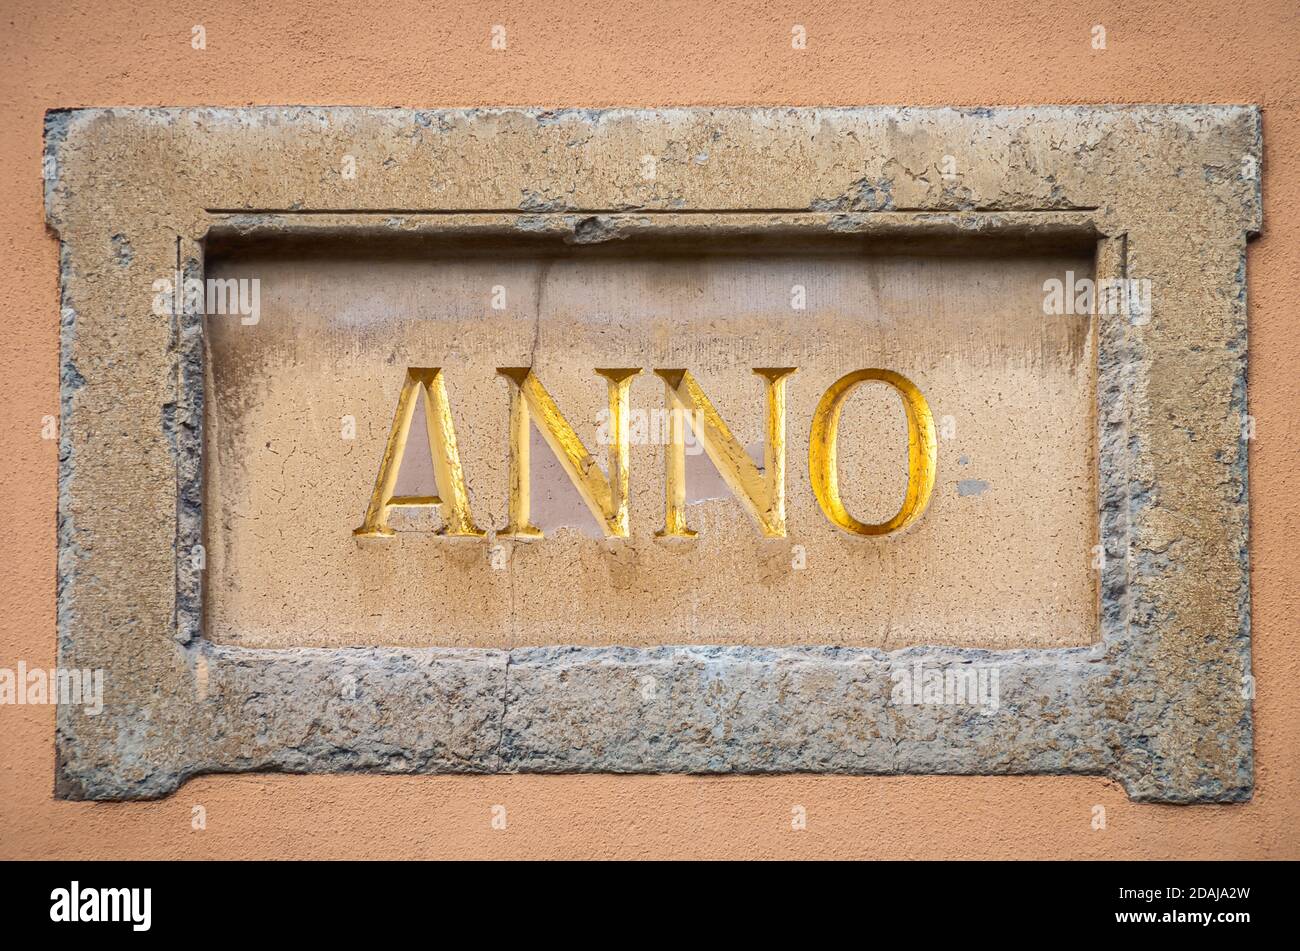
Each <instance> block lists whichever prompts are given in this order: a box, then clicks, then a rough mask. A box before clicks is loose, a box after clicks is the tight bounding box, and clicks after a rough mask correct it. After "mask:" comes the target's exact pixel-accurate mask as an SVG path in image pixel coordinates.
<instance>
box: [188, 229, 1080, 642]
mask: <svg viewBox="0 0 1300 951" xmlns="http://www.w3.org/2000/svg"><path fill="white" fill-rule="evenodd" d="M806 245H807V246H806V247H805V248H803V249H800V247H799V243H798V242H794V244H793V246H791V247H788V248H785V249H778V250H758V251H754V250H750V249H747V248H746V247H745V246H744V245H743V244H737V243H736V242H726V241H722V242H719V243H718V244H716V245H714V246H705V247H701V248H698V249H694V250H691V251H687V252H685V253H680V252H679V253H673V249H672V248H671V247H669V246H665V245H664V244H663V243H662V242H658V243H657V242H654V241H641V242H636V241H633V242H623V243H621V244H620V245H619V246H618V247H617V248H616V249H613V252H611V250H610V249H597V248H587V249H573V248H567V249H566V248H565V246H564V245H562V244H559V242H551V243H545V242H536V241H533V242H528V241H520V242H517V243H515V244H509V243H506V244H503V245H501V246H498V247H491V248H484V249H481V250H478V251H474V250H465V249H461V250H459V251H456V252H452V251H448V250H445V249H443V250H434V251H426V252H425V253H414V252H413V251H412V250H410V249H404V248H402V247H401V246H400V245H399V246H397V247H390V248H387V249H386V250H385V251H383V252H382V253H376V252H375V251H374V250H373V249H371V250H368V249H367V248H365V247H364V246H355V245H345V246H342V247H329V246H319V245H317V246H307V247H303V246H301V245H295V246H290V247H287V248H282V249H279V250H275V249H267V248H265V247H263V248H261V249H255V250H252V251H246V252H243V253H241V252H240V250H239V249H238V248H237V247H236V248H232V249H230V250H229V251H228V252H226V253H224V254H223V255H222V256H220V257H218V258H216V259H215V260H214V261H212V262H211V269H210V271H209V274H210V275H211V276H212V277H213V278H215V279H217V280H219V281H255V282H257V284H258V286H259V288H260V297H259V303H260V308H259V314H258V320H257V321H256V322H255V323H254V322H252V321H250V320H247V319H241V318H240V317H239V316H238V315H233V316H232V315H211V316H209V317H208V318H207V322H206V325H205V339H206V341H207V349H206V354H205V356H206V359H205V365H206V367H207V379H208V396H207V399H206V400H205V406H206V426H205V439H206V445H205V460H206V479H205V506H204V511H205V518H206V524H205V528H206V543H207V548H208V553H209V558H210V562H209V566H208V573H207V576H206V577H207V580H208V585H207V604H206V626H205V627H206V633H207V636H208V637H209V638H211V639H213V640H215V641H218V642H220V643H227V644H233V645H240V646H248V647H303V646H312V647H338V646H358V645H361V646H403V647H423V646H435V645H439V646H482V647H497V648H508V647H513V646H521V645H548V644H587V645H613V644H623V645H636V646H644V645H654V644H737V645H740V644H762V645H788V644H841V645H851V646H871V647H904V646H908V645H913V644H925V643H936V644H951V645H957V646H976V647H1008V646H1033V647H1059V646H1068V645H1081V644H1088V643H1091V642H1092V641H1094V640H1096V639H1097V637H1098V636H1099V635H1098V629H1097V620H1096V607H1095V604H1096V587H1095V581H1096V572H1095V571H1094V570H1093V569H1092V566H1091V562H1092V559H1093V547H1094V546H1095V545H1096V532H1097V529H1096V514H1095V513H1096V485H1095V478H1094V473H1095V470H1096V460H1095V452H1094V443H1095V431H1094V425H1093V419H1094V407H1095V403H1096V387H1095V374H1096V354H1095V350H1094V341H1093V326H1092V318H1091V316H1090V315H1088V314H1081V315H1076V314H1056V313H1045V309H1044V300H1045V295H1044V290H1043V287H1044V284H1045V283H1047V282H1050V281H1052V280H1058V281H1059V280H1062V279H1064V278H1065V277H1066V275H1067V274H1069V275H1074V276H1075V278H1076V279H1077V280H1080V281H1082V280H1085V279H1088V278H1090V276H1091V273H1092V259H1091V256H1090V255H1089V254H1088V253H1084V252H1082V251H1076V252H1068V251H1061V250H1058V251H1053V252H1046V251H1038V252H1037V253H1034V252H1033V250H1032V249H1030V250H1021V251H1018V252H1014V253H1011V252H1004V253H1001V254H994V255H989V254H987V253H983V254H982V253H980V248H979V247H978V245H975V246H971V247H968V248H967V249H966V252H965V253H954V252H952V251H949V252H948V253H943V254H941V253H937V252H929V253H926V252H925V251H924V250H921V251H917V250H912V251H911V252H909V253H893V254H889V253H884V252H885V251H887V250H889V249H888V247H886V248H883V249H882V248H874V249H871V248H866V247H864V246H863V245H862V243H861V242H859V241H854V240H852V239H850V238H845V239H841V240H840V241H838V242H835V241H831V242H825V241H822V242H806ZM517 366H531V367H532V368H533V370H534V372H535V373H536V374H537V375H538V377H539V379H540V380H541V382H542V383H543V384H544V385H545V386H546V388H547V390H548V391H549V392H550V393H551V395H552V396H553V397H554V399H555V401H556V403H557V405H558V406H559V407H560V408H561V410H562V412H563V413H564V415H565V417H566V419H567V420H568V421H569V422H570V423H571V424H572V425H573V427H574V429H575V431H576V432H577V435H578V436H579V437H580V438H581V439H582V441H583V443H584V446H585V447H586V448H587V449H588V450H589V451H590V453H591V454H592V456H594V458H595V460H596V464H598V465H600V466H601V467H602V469H603V470H604V471H605V472H606V473H608V467H609V463H608V459H607V455H608V453H609V451H610V427H609V425H608V423H609V415H608V413H609V411H608V407H607V400H606V383H605V381H604V380H603V379H602V378H601V377H600V376H598V375H597V374H596V372H595V371H596V369H597V368H602V367H628V368H633V367H635V368H640V369H641V373H640V374H639V375H638V376H637V377H635V379H634V381H633V383H632V388H631V397H630V413H629V416H630V420H629V425H630V429H631V434H630V437H629V438H630V473H631V475H630V503H629V509H630V525H629V532H628V537H626V538H610V537H606V533H605V532H604V531H603V530H602V525H601V523H600V521H598V520H597V518H596V517H595V516H594V515H593V514H592V512H591V511H589V510H588V508H587V506H585V505H584V503H583V500H582V497H581V496H580V495H579V493H578V491H577V489H576V488H575V486H574V484H573V482H572V481H571V480H570V479H569V478H568V476H566V474H565V472H564V470H563V469H562V468H561V466H560V464H559V462H558V461H557V459H556V457H555V455H554V454H553V453H552V451H551V450H550V449H549V448H548V447H547V445H546V443H545V441H544V440H543V439H542V436H541V432H540V430H539V428H538V427H537V426H536V425H534V426H533V427H532V429H531V442H532V443H533V446H532V449H533V451H532V455H531V470H532V486H531V489H532V491H531V495H532V516H533V521H534V522H535V524H536V525H537V526H538V527H539V528H540V529H542V531H543V532H544V537H542V538H539V539H535V540H529V541H515V540H510V539H507V538H505V537H498V534H499V533H501V532H504V529H505V527H506V525H507V522H508V511H507V509H508V504H507V501H508V498H509V494H510V493H509V484H508V483H509V471H510V464H509V454H510V447H509V439H508V426H509V418H510V390H511V384H510V382H509V381H508V380H507V378H505V377H504V376H502V375H500V374H498V373H497V372H496V371H497V368H498V367H517ZM407 367H438V368H441V369H442V370H443V377H444V380H445V387H446V392H447V395H448V398H449V402H450V407H451V413H452V417H453V420H454V427H455V434H456V440H457V443H458V447H459V453H460V459H461V463H462V467H463V471H464V476H465V481H466V485H467V490H468V495H469V503H470V507H471V511H472V514H473V518H474V520H475V521H476V522H477V524H478V525H479V526H480V527H481V528H482V529H484V530H485V531H487V533H488V534H487V536H486V537H484V538H482V539H466V538H461V537H449V536H447V535H445V534H440V531H441V530H442V528H443V527H444V526H443V520H442V518H441V516H440V514H439V510H438V509H437V508H432V509H430V508H409V509H399V510H397V511H396V512H395V513H394V515H393V521H392V524H393V527H394V528H395V529H396V530H397V534H396V535H395V536H393V537H391V538H382V539H370V538H354V537H353V530H354V529H355V528H356V527H357V526H358V525H360V524H361V522H362V519H363V515H364V514H365V510H366V504H367V502H368V501H369V498H370V495H371V489H372V486H373V484H374V482H375V479H376V475H377V472H378V469H379V465H380V460H381V458H382V456H383V452H384V446H385V443H386V440H387V438H388V435H389V431H390V427H391V426H392V423H393V416H394V409H395V407H396V406H397V403H398V396H399V392H400V390H401V388H402V385H403V383H404V380H405V375H406V374H405V371H406V369H407ZM764 367H792V368H795V372H794V373H793V374H792V375H791V376H790V377H789V379H788V382H787V384H786V387H787V388H786V409H785V414H786V429H787V445H786V451H785V456H786V458H785V470H786V477H785V481H786V486H785V492H786V503H785V511H786V529H785V534H784V536H783V537H769V536H768V535H766V534H765V533H764V531H763V530H762V527H761V526H760V525H759V524H758V523H757V522H756V521H755V520H754V519H753V518H752V517H751V516H750V515H749V514H748V513H747V512H746V510H745V509H744V507H743V506H742V504H741V502H740V500H738V499H737V498H736V497H735V493H734V492H732V491H731V490H730V489H729V488H728V486H727V485H726V483H725V482H724V480H723V478H722V477H721V475H720V474H719V472H718V470H717V468H716V467H715V465H714V464H713V463H712V462H711V461H710V459H709V457H708V455H707V454H706V453H705V452H704V447H703V444H702V442H701V441H700V440H699V439H698V438H696V434H695V433H694V432H693V431H692V429H691V427H690V425H689V424H690V417H689V415H688V416H687V420H686V427H685V433H684V437H683V438H684V456H685V462H686V495H687V503H688V504H687V519H688V522H689V526H690V528H691V530H693V531H694V532H695V533H696V535H695V537H693V538H689V539H687V538H664V537H659V533H660V532H661V530H662V529H663V527H664V524H665V511H664V509H665V503H664V492H665V481H664V480H665V459H664V455H665V443H666V442H667V437H668V435H669V431H668V425H669V422H670V420H669V418H668V416H667V413H666V412H665V410H666V409H669V408H670V407H671V404H670V403H668V402H667V397H666V395H665V392H664V382H663V381H662V379H660V378H659V377H657V376H656V375H655V373H654V371H655V369H656V368H686V369H689V370H690V372H691V373H692V374H693V376H694V377H695V378H696V379H697V380H698V382H699V384H700V386H701V388H702V389H703V390H704V391H705V392H706V393H707V395H708V396H709V398H710V399H711V401H712V402H713V403H714V404H715V405H716V407H717V408H718V410H719V412H720V413H721V414H722V415H723V417H724V418H725V420H726V421H727V423H728V424H729V427H730V428H731V430H732V432H733V434H734V435H735V437H736V439H737V440H739V441H740V443H741V444H742V445H743V446H744V447H745V448H746V449H747V450H748V452H749V455H750V457H751V458H752V459H753V461H754V463H755V465H756V466H759V467H761V466H763V464H764V461H765V460H764V440H765V412H764V411H765V406H764V402H765V389H764V384H763V379H762V378H761V377H759V376H756V375H755V374H754V372H753V371H754V369H755V368H764ZM868 367H882V368H886V369H890V370H894V371H896V372H899V373H901V374H903V375H905V376H906V377H908V378H909V379H911V380H912V381H913V382H914V383H915V384H916V385H917V386H918V387H919V388H920V390H921V392H922V393H923V395H924V396H925V398H926V400H927V401H928V403H929V406H930V408H931V410H932V413H933V415H934V417H935V420H936V424H937V430H938V434H939V439H938V444H937V445H938V460H937V480H936V485H935V488H934V491H933V494H932V496H931V498H930V499H929V500H928V504H927V506H926V511H925V513H924V515H923V516H922V517H921V519H920V520H919V521H918V522H917V523H915V524H913V525H911V526H909V527H908V528H906V529H903V530H900V531H895V532H891V533H889V534H885V535H881V536H877V537H862V536H857V535H854V534H851V533H850V532H847V531H845V530H843V529H841V528H839V527H837V526H836V525H834V524H833V523H832V522H831V521H830V519H829V518H828V517H827V516H826V514H825V513H824V512H823V511H822V509H821V507H820V506H819V504H818V501H817V499H816V498H815V497H814V493H813V491H812V486H811V480H810V474H809V452H808V449H809V443H810V428H811V423H812V419H813V416H814V413H815V411H816V409H817V405H818V403H819V401H820V399H821V397H822V395H823V393H824V392H825V391H826V390H827V389H828V388H829V387H830V386H831V384H833V383H834V382H835V381H836V380H838V379H840V378H841V377H843V376H845V375H846V374H849V373H852V372H853V371H856V370H859V369H862V368H868ZM841 419H842V422H841V425H840V430H839V439H838V451H839V464H838V469H839V473H838V474H839V480H840V486H841V491H842V494H843V500H844V504H845V505H846V507H847V508H848V510H849V511H850V512H852V513H853V514H854V515H855V516H856V517H857V518H859V519H860V520H862V521H864V522H869V523H879V522H885V521H887V520H888V519H889V518H891V517H892V516H893V515H894V514H895V513H896V512H897V511H898V510H899V508H900V506H901V505H902V503H903V499H904V494H905V492H906V489H907V480H908V471H907V460H908V454H907V439H908V428H907V422H906V419H905V417H904V414H903V410H902V405H901V401H900V397H899V395H898V394H897V393H896V392H895V391H894V390H892V389H891V388H890V387H889V386H887V385H886V384H884V383H874V384H870V385H866V386H863V387H861V388H860V389H858V390H857V391H855V392H854V393H853V394H852V396H850V398H849V400H848V402H847V403H846V404H845V408H844V410H843V412H842V417H841ZM411 432H412V434H413V435H412V437H411V439H410V441H409V442H408V444H407V447H406V453H405V457H404V459H403V461H402V466H401V470H400V474H399V478H398V487H397V491H398V493H399V494H400V495H403V496H416V495H420V494H421V493H424V494H429V495H432V494H437V493H438V489H439V487H438V486H437V484H436V483H437V480H436V477H435V474H434V471H433V467H432V465H431V462H430V449H429V443H428V440H427V437H426V435H425V427H424V422H423V410H422V408H420V407H417V409H416V411H415V421H414V425H413V426H412V429H411Z"/></svg>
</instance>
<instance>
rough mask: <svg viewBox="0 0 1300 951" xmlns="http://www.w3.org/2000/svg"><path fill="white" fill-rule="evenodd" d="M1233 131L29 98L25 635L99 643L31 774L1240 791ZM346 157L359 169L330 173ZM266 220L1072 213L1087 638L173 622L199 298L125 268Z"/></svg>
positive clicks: (614, 225) (76, 781)
mask: <svg viewBox="0 0 1300 951" xmlns="http://www.w3.org/2000/svg"><path fill="white" fill-rule="evenodd" d="M1260 153H1261V140H1260V116H1259V112H1258V110H1257V109H1255V108H1254V107H1242V106H1132V107H1129V106H1125V107H1056V106H1045V107H1029V108H1010V109H947V108H941V109H908V108H891V107H879V108H861V109H856V108H855V109H700V110H696V109H674V110H665V111H636V110H609V111H554V112H551V111H539V110H523V109H489V110H471V111H459V110H457V111H410V110H400V109H366V108H254V109H201V108H198V109H84V110H74V111H58V112H51V113H50V114H49V115H48V116H47V117H46V155H45V167H44V175H45V187H46V209H47V217H48V221H49V224H50V226H51V228H52V229H54V231H55V232H56V233H57V234H58V237H59V239H60V243H61V245H60V249H61V255H60V260H61V273H60V285H61V308H60V317H61V332H62V345H61V355H62V356H61V384H62V389H61V402H62V430H61V436H60V453H59V516H58V518H59V524H58V539H59V570H58V636H59V645H58V658H59V661H58V662H59V664H60V665H62V666H65V667H77V668H99V669H103V670H104V672H105V708H104V711H103V713H102V714H101V715H99V716H90V715H88V714H87V713H86V712H84V711H83V710H82V709H81V708H78V707H73V706H69V705H64V706H61V707H60V708H59V712H58V737H57V749H58V764H57V777H56V790H57V795H58V796H60V797H63V798H70V799H82V798H88V799H137V798H149V797H157V796H162V795H166V794H168V793H170V792H172V791H173V790H175V789H176V788H177V787H178V786H179V785H180V784H181V783H182V782H184V781H185V780H186V779H187V778H188V777H190V776H193V775H196V774H198V773H205V772H229V771H240V770H282V771H293V772H334V771H344V770H365V771H376V772H391V773H451V772H466V773H481V772H552V773H558V772H649V773H659V772H685V773H728V772H744V773H780V772H833V773H862V774H869V773H881V774H887V773H967V774H974V773H983V774H992V773H1053V774H1067V773H1073V774H1100V775H1106V776H1110V777H1113V778H1115V779H1117V780H1118V781H1120V782H1122V783H1123V785H1124V787H1125V788H1126V789H1127V791H1128V793H1129V795H1130V796H1131V797H1133V798H1134V799H1140V800H1148V801H1158V802H1181V803H1190V802H1233V801H1241V800H1245V799H1248V798H1249V797H1250V795H1251V793H1252V789H1253V761H1252V749H1251V744H1252V713H1251V702H1250V699H1249V696H1250V690H1249V684H1250V680H1249V674H1250V593H1249V573H1248V566H1247V538H1248V509H1247V484H1246V440H1245V436H1244V426H1243V420H1244V418H1245V413H1246V267H1245V265H1246V242H1247V239H1248V238H1249V237H1251V236H1253V235H1254V234H1255V233H1257V232H1258V230H1259V228H1260V224H1261V221H1260V218H1261V202H1260V194H1259V175H1258V168H1259V161H1260ZM700 154H707V155H708V160H707V161H706V162H703V163H701V162H698V161H695V160H694V159H695V157H696V156H698V155H700ZM343 155H352V156H354V158H355V160H356V163H357V165H358V167H361V168H364V169H365V174H361V175H358V176H357V177H356V178H355V179H345V178H343V176H342V175H341V174H340V160H341V157H342V156H343ZM645 155H652V156H655V157H656V165H657V169H656V171H657V174H656V175H655V176H654V178H653V179H652V180H647V179H646V178H643V177H642V174H641V173H642V157H643V156H645ZM945 156H952V157H953V158H954V159H955V160H956V163H957V172H956V173H955V174H948V175H945V174H943V173H944V171H945V170H949V171H950V166H947V165H946V164H945V162H944V158H945ZM299 230H305V231H322V230H324V231H339V230H344V231H348V232H355V233H363V232H366V231H381V232H392V231H413V232H436V233H440V234H446V233H462V232H469V231H474V232H481V231H494V232H499V233H504V234H511V233H520V232H527V233H536V232H539V231H540V232H546V233H550V234H553V235H556V236H560V237H562V238H564V239H565V240H569V241H574V242H594V241H613V240H619V239H620V238H622V237H625V236H628V235H631V234H636V233H640V232H655V233H658V234H663V233H665V232H667V233H693V234H696V235H699V234H705V235H712V234H728V233H735V232H742V233H748V232H754V231H781V232H790V233H796V232H798V233H825V232H826V231H827V230H830V231H833V232H863V233H870V234H878V235H881V236H887V237H898V238H902V239H906V238H909V237H912V236H917V235H928V236H936V235H937V236H963V237H966V238H968V239H969V238H971V237H974V238H975V239H977V240H978V239H980V238H982V237H984V236H988V237H993V236H1011V237H1015V238H1020V239H1026V240H1031V241H1032V240H1035V239H1036V238H1041V237H1045V236H1051V235H1054V234H1056V235H1060V234H1068V235H1071V236H1074V237H1079V236H1084V237H1087V238H1088V239H1089V240H1091V241H1095V242H1096V246H1097V249H1098V250H1097V269H1098V275H1099V276H1102V277H1104V276H1116V277H1135V278H1139V279H1143V278H1145V279H1149V280H1150V281H1151V282H1152V287H1153V300H1154V309H1153V312H1152V314H1151V315H1150V319H1149V321H1147V322H1140V321H1134V320H1130V319H1125V318H1124V317H1119V316H1116V317H1099V318H1098V320H1099V324H1098V349H1099V354H1100V355H1099V359H1098V368H1097V372H1098V406H1097V433H1098V458H1099V463H1100V478H1099V483H1098V484H1099V498H1098V531H1099V535H1100V538H1101V540H1102V545H1103V548H1104V551H1105V554H1106V558H1105V562H1104V566H1103V567H1102V569H1101V583H1100V602H1101V603H1100V610H1099V620H1100V625H1101V630H1100V632H1099V633H1100V639H1099V642H1098V643H1097V644H1095V645H1094V646H1092V647H1085V648H1071V649H1046V650H1011V651H976V650H958V649H951V648H943V647H942V646H940V647H934V648H926V649H919V648H913V649H909V650H902V651H896V652H890V653H887V652H882V651H880V650H874V649H846V648H841V647H792V648H776V649H772V648H744V647H728V648H722V647H671V646H668V647H658V648H650V649H633V648H626V647H607V648H576V647H565V646H557V647H550V648H524V649H516V650H513V651H500V650H474V649H450V648H428V649H421V650H402V649H342V650H321V649H295V650H279V651H277V650H253V649H243V648H236V647H228V646H217V645H214V644H212V643H210V642H208V641H207V640H205V639H204V638H203V637H202V634H201V627H202V625H201V619H202V618H201V596H200V582H201V572H199V571H197V570H195V569H194V568H192V567H191V562H190V559H189V557H188V553H189V552H190V550H191V549H192V548H193V546H194V545H195V544H197V543H198V542H199V541H200V539H201V537H202V534H201V533H202V512H201V492H200V480H201V473H202V469H201V465H200V460H201V449H202V417H203V407H202V401H203V374H202V359H203V347H202V320H201V315H200V314H198V313H195V312H191V311H189V310H185V309H184V308H183V310H185V312H182V313H179V314H174V315H170V316H166V315H164V316H157V315H156V314H155V312H154V309H153V307H152V304H153V297H154V291H153V287H152V285H153V282H154V281H155V280H156V279H158V278H160V277H162V278H171V276H172V275H173V274H174V273H175V272H176V271H177V270H180V271H182V272H184V273H185V274H186V275H188V276H198V275H201V273H202V269H203V260H204V246H205V241H206V240H208V239H209V238H211V237H213V236H214V235H217V234H219V233H223V234H227V235H230V234H238V235H246V234H253V233H259V232H267V233H277V232H289V231H299ZM920 656H924V657H925V658H927V659H928V661H929V662H931V663H978V664H981V665H996V666H997V667H998V668H999V670H1000V684H1001V698H1002V699H1001V710H1000V711H999V714H998V715H996V716H987V715H984V714H982V713H980V712H979V711H978V710H976V709H975V708H971V707H960V706H948V707H945V706H935V705H920V706H899V705H893V704H891V703H890V702H889V698H890V692H891V686H892V683H893V681H892V680H891V678H890V673H891V671H892V670H896V669H898V668H900V667H907V666H909V665H910V664H911V663H912V661H913V659H914V658H917V657H920ZM647 674H649V675H653V676H654V677H655V678H656V682H657V685H658V689H657V691H656V698H655V699H654V700H653V701H652V702H646V701H645V700H644V699H643V698H642V696H641V692H640V685H641V679H642V678H643V677H644V676H646V675H647ZM344 677H350V678H352V682H354V683H355V685H356V687H355V690H354V691H349V692H348V694H349V695H348V696H344V695H343V694H342V693H341V692H340V690H339V689H338V684H339V682H340V679H341V678H344Z"/></svg>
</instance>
